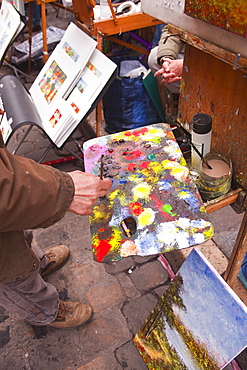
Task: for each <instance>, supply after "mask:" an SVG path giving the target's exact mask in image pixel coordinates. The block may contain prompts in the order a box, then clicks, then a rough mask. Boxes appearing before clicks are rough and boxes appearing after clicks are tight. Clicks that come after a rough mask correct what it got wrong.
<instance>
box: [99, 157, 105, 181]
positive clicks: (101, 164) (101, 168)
mask: <svg viewBox="0 0 247 370" xmlns="http://www.w3.org/2000/svg"><path fill="white" fill-rule="evenodd" d="M103 159H104V154H102V155H101V157H100V175H99V177H100V180H103V168H104V161H103Z"/></svg>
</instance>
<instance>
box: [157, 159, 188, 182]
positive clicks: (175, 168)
mask: <svg viewBox="0 0 247 370" xmlns="http://www.w3.org/2000/svg"><path fill="white" fill-rule="evenodd" d="M162 165H163V166H164V168H165V169H167V170H170V171H171V175H172V176H174V177H175V179H177V180H178V181H185V180H186V178H187V176H188V174H189V169H188V168H187V167H185V166H181V164H179V163H177V162H176V161H169V160H167V159H165V160H164V161H162Z"/></svg>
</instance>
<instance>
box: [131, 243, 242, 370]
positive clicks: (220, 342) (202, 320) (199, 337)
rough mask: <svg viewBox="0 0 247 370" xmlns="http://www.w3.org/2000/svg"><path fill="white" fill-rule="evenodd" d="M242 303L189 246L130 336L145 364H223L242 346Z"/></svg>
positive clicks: (193, 367) (182, 368)
mask: <svg viewBox="0 0 247 370" xmlns="http://www.w3.org/2000/svg"><path fill="white" fill-rule="evenodd" d="M246 333H247V307H246V306H245V305H244V303H243V302H242V301H241V300H240V299H239V297H238V296H237V295H236V294H235V293H234V292H233V291H232V289H231V288H230V287H229V286H228V284H226V282H225V281H224V280H223V278H222V277H221V276H220V275H219V274H218V273H217V271H216V270H215V269H214V268H213V267H212V266H211V265H210V263H209V262H208V261H207V260H206V258H205V257H204V256H203V254H202V253H201V252H200V250H198V249H196V248H194V249H193V250H192V252H191V253H190V254H189V256H188V257H187V259H186V260H185V262H184V263H183V265H182V266H181V268H180V269H179V271H178V273H177V274H176V276H175V278H174V279H173V280H172V282H171V283H170V286H169V288H168V289H167V290H166V291H165V293H164V294H163V296H162V298H161V299H160V301H159V302H158V304H157V306H156V307H155V308H154V310H153V311H152V312H151V313H150V315H149V317H148V318H147V320H146V321H145V323H144V325H143V326H142V328H141V329H140V330H139V331H138V333H137V334H136V335H135V337H134V343H135V345H136V347H137V348H138V350H139V352H140V354H141V356H142V357H143V360H144V361H145V363H146V365H147V366H148V368H149V369H152V370H153V369H155V370H164V369H165V370H174V369H176V370H199V369H203V370H218V369H223V368H224V367H225V366H226V365H227V364H228V363H230V362H231V361H232V360H233V359H234V358H235V357H236V356H237V355H238V354H239V353H240V352H242V351H243V350H244V349H245V348H246V347H247V336H246Z"/></svg>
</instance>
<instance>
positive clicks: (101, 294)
mask: <svg viewBox="0 0 247 370" xmlns="http://www.w3.org/2000/svg"><path fill="white" fill-rule="evenodd" d="M87 299H88V301H89V303H90V305H91V306H92V308H93V310H94V311H95V312H99V311H102V310H104V309H105V308H107V307H110V306H113V305H116V304H119V303H123V302H124V301H125V300H126V296H125V294H124V292H123V289H122V288H121V286H120V285H119V283H118V282H112V283H110V284H109V283H108V284H101V285H97V286H93V287H92V288H91V289H90V290H89V291H88V293H87Z"/></svg>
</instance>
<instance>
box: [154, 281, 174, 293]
mask: <svg viewBox="0 0 247 370" xmlns="http://www.w3.org/2000/svg"><path fill="white" fill-rule="evenodd" d="M169 285H170V283H169V282H168V283H166V284H164V285H161V286H159V287H158V288H156V289H154V292H155V293H156V294H157V296H159V297H162V296H163V294H164V293H165V291H166V289H167V288H168V287H169Z"/></svg>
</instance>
